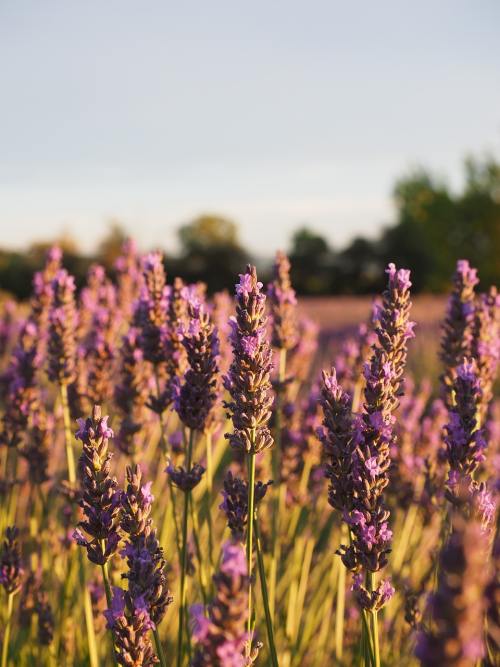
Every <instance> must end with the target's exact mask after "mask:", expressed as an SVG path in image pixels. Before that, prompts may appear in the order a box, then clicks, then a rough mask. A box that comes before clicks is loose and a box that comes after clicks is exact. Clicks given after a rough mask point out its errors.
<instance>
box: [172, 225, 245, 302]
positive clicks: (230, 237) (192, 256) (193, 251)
mask: <svg viewBox="0 0 500 667" xmlns="http://www.w3.org/2000/svg"><path fill="white" fill-rule="evenodd" d="M178 233H179V240H180V242H181V257H180V260H179V265H178V273H179V275H181V276H183V277H184V278H185V279H186V280H189V281H190V282H195V281H198V280H202V281H204V282H206V283H207V286H208V290H209V291H210V292H213V291H217V290H221V289H223V288H227V287H231V285H233V284H234V282H235V276H237V275H238V273H241V272H242V271H243V270H244V268H245V264H246V263H247V262H248V259H249V258H248V255H247V253H246V252H245V250H244V249H243V248H242V246H241V244H240V240H239V235H238V227H237V225H236V223H234V222H233V221H232V220H228V219H227V218H224V217H221V216H217V215H201V216H199V217H198V218H196V219H195V220H193V221H191V222H190V223H188V224H186V225H183V226H182V227H181V228H180V229H179V232H178ZM173 264H174V265H175V263H173Z"/></svg>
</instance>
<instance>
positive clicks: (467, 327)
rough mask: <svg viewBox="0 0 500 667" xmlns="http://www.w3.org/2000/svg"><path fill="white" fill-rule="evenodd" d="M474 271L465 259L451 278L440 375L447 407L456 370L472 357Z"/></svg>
mask: <svg viewBox="0 0 500 667" xmlns="http://www.w3.org/2000/svg"><path fill="white" fill-rule="evenodd" d="M478 282H479V279H478V277H477V270H476V269H473V268H472V267H471V266H470V264H469V262H468V261H467V260H466V259H460V260H458V262H457V268H456V271H455V274H454V276H453V290H452V292H451V295H450V298H449V300H448V307H447V310H446V317H445V320H444V324H443V334H442V338H441V355H440V356H441V361H442V362H443V364H444V370H443V373H442V375H441V384H442V388H443V398H444V399H445V401H446V404H447V405H451V404H452V403H453V396H452V393H451V385H452V384H453V379H454V372H455V368H456V367H457V366H458V365H459V364H461V363H462V360H463V358H464V357H470V356H471V348H472V338H473V331H474V299H475V294H474V288H475V286H476V285H477V284H478Z"/></svg>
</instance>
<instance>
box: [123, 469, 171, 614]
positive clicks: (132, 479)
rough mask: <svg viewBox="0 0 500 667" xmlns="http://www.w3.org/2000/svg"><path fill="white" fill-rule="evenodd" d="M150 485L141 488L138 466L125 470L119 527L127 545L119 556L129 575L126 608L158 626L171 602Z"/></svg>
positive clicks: (126, 575) (127, 577)
mask: <svg viewBox="0 0 500 667" xmlns="http://www.w3.org/2000/svg"><path fill="white" fill-rule="evenodd" d="M152 502H153V495H152V494H151V483H147V484H144V485H142V473H141V469H140V468H139V466H128V467H127V488H126V491H125V492H124V493H123V494H122V500H121V504H122V514H121V528H122V530H123V532H124V533H126V535H127V543H126V545H125V548H124V549H123V550H122V552H121V554H122V555H123V556H125V558H126V559H127V564H128V572H127V573H126V574H125V575H124V577H125V578H126V579H127V580H128V591H127V596H128V602H127V604H128V607H129V608H130V609H134V608H135V609H137V608H138V605H139V606H140V607H141V608H143V609H144V610H145V611H146V612H147V614H148V615H149V617H150V619H151V621H152V623H153V624H154V625H155V626H156V625H158V624H159V623H160V622H161V620H162V618H163V616H164V615H165V612H166V610H167V607H168V605H170V604H171V603H172V601H173V598H172V596H171V595H170V591H169V590H168V587H167V577H166V562H165V559H164V557H163V549H162V548H161V547H160V544H159V542H158V538H157V536H156V530H155V529H154V527H153V520H152V519H151V516H150V515H151V504H152Z"/></svg>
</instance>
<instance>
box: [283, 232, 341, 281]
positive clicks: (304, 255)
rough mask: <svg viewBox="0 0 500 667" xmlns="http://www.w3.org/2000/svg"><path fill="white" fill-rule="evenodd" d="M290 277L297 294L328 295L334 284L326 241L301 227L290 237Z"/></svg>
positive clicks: (332, 268) (329, 251)
mask: <svg viewBox="0 0 500 667" xmlns="http://www.w3.org/2000/svg"><path fill="white" fill-rule="evenodd" d="M289 255H290V261H291V263H292V270H291V276H292V281H293V284H294V287H295V289H296V290H297V292H298V293H299V294H328V293H330V292H331V290H332V285H333V284H334V267H333V251H332V250H331V248H330V246H329V245H328V241H327V240H326V239H325V238H324V237H323V236H320V235H319V234H317V233H316V232H314V231H313V230H311V229H309V228H308V227H301V228H300V229H297V231H296V232H295V233H294V234H293V236H292V244H291V248H290V253H289Z"/></svg>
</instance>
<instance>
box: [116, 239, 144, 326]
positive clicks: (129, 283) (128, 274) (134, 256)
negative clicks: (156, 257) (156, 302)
mask: <svg viewBox="0 0 500 667" xmlns="http://www.w3.org/2000/svg"><path fill="white" fill-rule="evenodd" d="M114 268H115V271H116V282H117V296H118V305H119V307H120V310H121V312H122V315H123V317H124V319H125V320H126V321H127V322H129V321H130V319H131V316H132V313H133V305H134V302H135V300H136V299H137V298H138V296H139V293H140V289H141V287H142V274H141V268H140V259H139V255H138V253H137V246H136V244H135V241H133V240H132V239H126V240H125V241H124V243H123V245H122V248H121V254H120V256H119V257H118V258H117V260H116V262H115V265H114Z"/></svg>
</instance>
